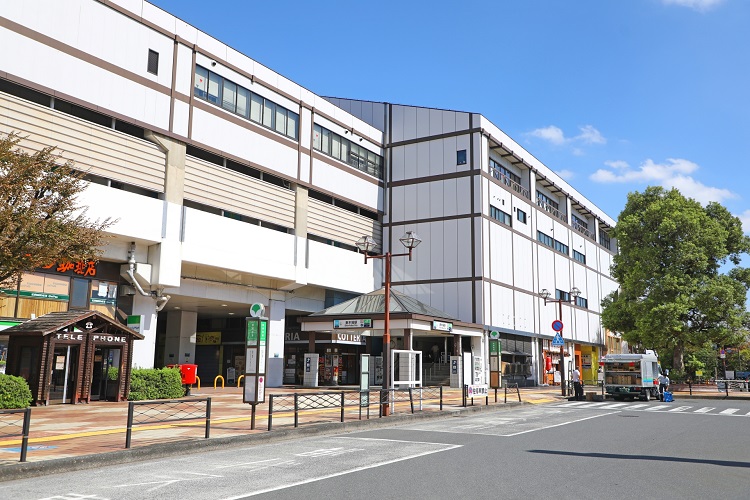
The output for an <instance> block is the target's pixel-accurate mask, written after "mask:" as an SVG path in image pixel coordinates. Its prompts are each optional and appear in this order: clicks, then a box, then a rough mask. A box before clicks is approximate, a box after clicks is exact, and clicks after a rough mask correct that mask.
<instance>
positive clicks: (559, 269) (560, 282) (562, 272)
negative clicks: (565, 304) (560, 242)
mask: <svg viewBox="0 0 750 500" xmlns="http://www.w3.org/2000/svg"><path fill="white" fill-rule="evenodd" d="M554 255H555V284H556V286H557V288H559V289H560V290H562V291H565V292H567V291H568V290H570V289H571V288H572V287H573V286H578V285H577V284H575V283H571V282H570V280H571V279H572V276H571V272H570V265H571V264H570V259H568V258H567V257H565V256H563V255H560V254H559V253H555V254H554ZM550 292H552V295H553V296H554V290H550Z"/></svg>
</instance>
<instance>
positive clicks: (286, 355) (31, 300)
mask: <svg viewBox="0 0 750 500" xmlns="http://www.w3.org/2000/svg"><path fill="white" fill-rule="evenodd" d="M0 44H2V46H4V47H6V50H4V51H3V52H2V54H1V55H0V132H3V133H10V132H14V131H15V132H19V133H20V134H21V135H23V136H25V139H24V140H23V141H22V143H21V144H22V145H23V146H24V147H25V148H28V149H39V148H42V147H46V146H56V147H58V148H59V149H60V150H61V151H62V153H63V156H64V157H65V158H66V159H71V160H74V161H75V162H76V168H77V169H79V170H81V171H85V172H86V175H87V177H86V179H87V180H88V181H89V183H90V185H89V187H88V188H87V189H86V191H85V192H84V194H83V195H82V196H81V199H80V204H81V205H85V206H88V207H89V210H88V216H89V217H90V218H93V219H105V218H110V219H112V220H114V221H115V223H114V224H113V225H112V226H111V227H110V228H109V230H108V232H109V233H110V236H111V239H110V240H109V242H108V245H107V247H106V248H105V249H104V255H103V256H102V259H101V261H100V262H99V263H98V265H99V266H100V268H101V279H94V278H99V277H95V276H91V275H89V276H86V275H85V274H83V275H82V274H81V273H77V274H76V270H75V269H73V268H71V267H69V266H65V265H59V266H54V265H52V267H51V268H50V269H47V270H39V272H38V273H30V275H29V276H25V277H24V280H23V281H22V283H20V284H19V286H18V287H17V289H16V290H6V294H5V296H4V297H3V298H0V317H2V318H4V319H5V320H22V319H24V318H28V317H31V315H32V314H34V315H38V314H42V313H44V312H48V311H52V310H60V309H65V308H67V307H74V306H75V307H86V308H101V309H103V310H106V311H108V312H109V314H111V316H113V317H116V318H118V319H119V320H121V321H123V322H124V321H126V318H128V317H131V319H132V318H135V320H134V321H137V322H138V324H139V329H140V332H141V333H142V334H144V335H145V339H144V340H143V341H140V342H138V343H136V345H135V351H134V357H133V364H134V365H137V366H141V367H150V366H162V365H167V364H179V363H197V364H198V365H199V373H201V374H202V376H204V377H207V378H208V379H209V381H210V380H211V379H212V377H213V376H214V375H215V374H221V375H223V376H228V370H229V369H232V368H234V369H236V370H237V371H239V367H240V366H242V365H243V362H244V361H243V356H244V344H243V339H244V337H243V335H244V332H243V328H244V323H243V318H244V317H245V316H247V314H248V310H249V307H250V305H251V304H254V303H261V304H263V305H264V306H265V308H266V316H268V317H269V318H270V339H269V356H270V360H269V365H268V385H269V386H278V385H281V384H282V383H292V382H294V380H293V379H294V378H295V369H296V368H298V366H299V363H300V362H301V353H302V352H304V351H305V350H312V349H314V348H316V345H318V344H321V343H322V345H320V346H318V347H317V348H320V349H324V350H326V349H328V350H332V352H337V353H338V352H339V348H340V352H341V354H342V356H340V357H341V358H342V359H348V360H349V361H347V362H348V363H350V364H349V365H342V367H343V368H344V370H342V371H347V370H346V369H347V368H348V371H349V372H352V373H354V372H355V371H356V370H355V369H354V368H356V367H355V366H354V365H352V364H351V363H354V362H356V354H357V353H360V352H365V351H367V350H372V349H375V350H377V348H378V346H377V343H374V344H373V343H372V342H369V341H367V342H365V341H363V340H357V341H356V342H353V343H349V344H346V343H341V344H340V345H338V346H336V345H334V344H335V342H334V343H332V342H331V339H330V336H329V337H328V338H325V337H324V336H321V335H318V337H317V338H316V337H315V336H312V337H309V338H302V339H300V329H299V325H298V324H297V322H296V318H297V317H299V316H304V315H307V314H310V313H312V312H316V311H319V310H321V309H323V308H325V307H328V306H330V305H333V304H335V303H338V302H341V301H342V300H345V299H348V298H351V297H353V296H355V295H358V294H362V293H366V292H370V291H372V290H373V289H376V288H379V287H380V286H382V283H383V278H382V271H381V262H380V261H378V260H370V261H368V262H367V264H364V263H363V259H362V256H361V255H360V254H358V253H357V252H356V248H355V247H354V243H355V241H356V240H357V239H358V238H359V237H361V236H363V235H369V236H372V237H373V238H374V239H375V240H376V241H378V242H379V243H380V242H383V248H386V249H387V248H389V245H390V243H389V242H390V241H396V244H395V245H394V246H393V247H392V248H393V251H396V252H398V251H401V249H400V248H397V247H396V246H398V245H399V244H398V242H397V239H398V238H399V237H400V236H401V234H403V233H404V231H407V230H415V231H416V232H417V233H418V234H419V235H420V237H421V238H422V240H423V243H422V245H421V246H420V247H419V248H418V249H417V250H416V253H415V259H414V260H413V261H412V262H407V261H405V260H404V261H398V262H397V260H395V259H394V261H393V263H394V270H393V283H394V287H395V288H397V289H398V290H400V291H402V292H404V293H406V294H408V295H411V296H412V297H414V298H417V299H418V300H420V301H422V302H425V303H426V304H429V305H430V306H432V307H435V308H437V309H440V310H443V311H445V312H446V313H448V314H450V315H452V316H453V317H455V318H456V319H458V320H460V321H465V322H469V323H480V324H484V325H485V326H486V330H487V332H490V331H499V332H501V333H502V334H503V335H504V336H505V338H504V347H503V349H504V350H506V352H507V353H510V354H508V355H507V356H509V357H508V358H507V360H506V361H507V363H508V365H507V371H508V373H509V374H511V372H515V371H518V370H519V368H518V367H519V366H521V365H519V364H518V363H520V362H519V361H517V359H519V360H520V359H522V358H525V359H523V363H522V365H523V367H522V368H520V370H521V371H524V370H525V371H530V373H528V374H526V373H525V372H524V373H523V374H522V375H524V378H526V379H528V380H530V381H532V383H546V382H547V380H548V378H547V373H546V371H547V370H545V368H546V367H545V366H544V360H545V358H546V357H547V356H548V353H549V352H551V350H550V349H549V345H548V344H549V339H550V338H551V333H550V328H549V325H550V323H551V322H552V320H553V319H555V318H556V314H557V313H556V311H557V308H556V307H553V306H552V305H549V306H547V307H544V303H543V300H542V299H540V298H539V295H538V294H539V292H540V290H541V289H543V288H546V289H548V290H550V291H551V292H552V293H553V294H554V293H555V290H560V291H562V292H567V291H569V290H570V289H571V288H572V287H573V286H575V287H577V288H579V289H580V290H581V292H582V294H581V299H584V300H583V301H579V302H578V303H577V304H575V305H571V306H566V307H564V308H563V318H562V321H563V322H564V323H565V325H566V330H565V334H566V340H568V341H569V345H568V346H567V347H566V349H567V350H568V351H569V352H570V354H571V355H572V356H571V359H573V356H580V357H581V360H580V362H581V363H582V364H584V365H585V363H584V361H585V359H584V356H585V355H587V354H588V355H589V356H590V355H593V356H595V357H596V356H598V355H599V354H600V349H599V348H600V347H601V346H603V345H604V334H603V330H602V327H601V325H600V309H599V303H600V301H601V299H602V297H603V296H604V295H606V294H607V293H609V292H610V291H611V290H613V289H615V288H616V283H615V282H614V281H613V280H612V278H611V277H610V275H609V265H610V262H611V257H612V254H613V252H614V251H615V248H616V242H614V241H610V240H608V239H607V236H606V235H607V233H606V232H607V230H608V229H609V228H611V227H612V226H613V224H614V221H613V220H612V219H611V218H609V217H607V216H606V215H605V214H604V213H602V212H601V211H600V210H598V209H597V208H596V207H595V206H594V205H593V204H591V203H590V202H588V201H587V200H586V199H585V198H584V197H583V196H582V195H581V194H579V193H577V192H576V191H575V190H574V189H573V188H572V187H571V186H569V185H568V184H567V183H566V182H565V181H563V180H562V179H560V178H559V177H558V176H556V175H555V174H554V173H553V172H552V171H551V170H550V169H549V168H548V167H546V166H545V165H543V164H541V163H540V162H538V161H537V160H536V159H534V158H533V156H531V154H529V153H528V152H526V151H525V150H524V149H523V148H521V147H520V146H518V145H517V144H516V143H515V142H514V141H513V140H512V139H510V138H509V137H507V136H506V135H505V134H504V133H503V132H502V131H501V130H500V129H499V128H498V127H497V126H495V125H494V124H492V123H491V122H489V121H488V120H487V119H486V118H484V117H483V116H481V115H479V114H472V113H461V112H453V111H442V110H434V109H424V108H414V107H409V106H396V105H389V104H384V103H369V102H360V101H351V100H343V99H324V98H322V97H320V96H318V95H316V94H314V93H313V92H311V91H309V90H307V89H305V88H303V87H301V86H299V85H297V84H295V83H294V82H292V81H290V80H288V79H287V78H285V77H284V76H283V75H280V74H278V73H276V72H274V71H273V70H271V69H269V68H266V67H264V66H263V65H261V64H259V63H257V62H256V61H254V60H252V59H251V58H249V57H248V56H246V55H244V54H241V53H239V52H237V51H236V50H234V49H232V48H231V47H228V46H227V45H225V44H223V43H221V42H219V41H218V40H217V39H215V38H212V37H211V36H209V35H207V34H205V33H203V32H201V31H199V30H197V29H196V28H194V27H192V26H190V25H188V24H187V23H185V22H183V21H181V20H180V19H177V18H175V17H174V16H172V15H171V14H168V13H166V12H164V11H162V10H160V9H158V8H157V7H155V6H153V5H151V4H149V3H147V2H145V1H142V0H107V1H104V0H67V1H66V2H58V1H53V0H29V1H24V2H6V3H4V4H3V5H2V7H0ZM9 48H10V49H9ZM522 214H523V216H522ZM522 219H523V221H522ZM81 269H83V268H81ZM553 298H554V297H553ZM76 304H77V305H76ZM568 325H570V326H568ZM294 342H297V343H300V346H299V349H297V347H296V344H294ZM511 343H512V345H511ZM446 346H447V343H446ZM463 348H464V349H471V350H472V351H475V352H476V353H482V355H483V356H485V357H486V341H485V339H484V338H479V337H473V338H471V339H466V340H465V341H464V344H463ZM290 353H292V354H291V355H290ZM345 355H347V356H349V357H348V358H347V357H346V356H345ZM524 355H525V356H524ZM291 356H294V357H293V358H292V357H291ZM105 357H106V355H105ZM592 363H595V361H591V359H589V364H592ZM201 370H203V371H202V372H201ZM519 374H521V373H520V372H519ZM550 380H551V379H550ZM341 382H347V381H346V380H341ZM204 383H206V382H205V381H204Z"/></svg>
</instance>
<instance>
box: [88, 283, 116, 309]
mask: <svg viewBox="0 0 750 500" xmlns="http://www.w3.org/2000/svg"><path fill="white" fill-rule="evenodd" d="M90 309H91V310H92V311H99V312H100V313H102V314H104V315H106V316H108V317H110V318H114V317H115V311H116V309H117V283H115V282H112V281H101V280H93V281H91V305H90Z"/></svg>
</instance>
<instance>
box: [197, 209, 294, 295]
mask: <svg viewBox="0 0 750 500" xmlns="http://www.w3.org/2000/svg"><path fill="white" fill-rule="evenodd" d="M184 224H185V232H184V234H185V237H184V241H183V245H182V260H183V262H185V263H194V264H201V265H205V266H210V267H220V268H222V269H227V270H232V271H238V272H245V273H252V274H257V275H260V276H267V277H269V278H277V279H282V280H289V281H293V280H294V278H295V267H294V236H293V235H291V234H285V233H281V232H279V231H274V230H272V229H265V228H262V227H259V226H254V225H252V224H246V223H244V222H240V221H236V220H233V219H229V218H227V217H221V216H218V215H213V214H209V213H206V212H201V211H199V210H193V209H190V208H187V209H185V221H184ZM259 242H262V243H259Z"/></svg>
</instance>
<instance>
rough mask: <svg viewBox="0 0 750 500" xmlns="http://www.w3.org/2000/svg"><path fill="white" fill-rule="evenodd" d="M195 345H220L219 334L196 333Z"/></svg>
mask: <svg viewBox="0 0 750 500" xmlns="http://www.w3.org/2000/svg"><path fill="white" fill-rule="evenodd" d="M195 344H196V345H220V344H221V332H196V334H195Z"/></svg>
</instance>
